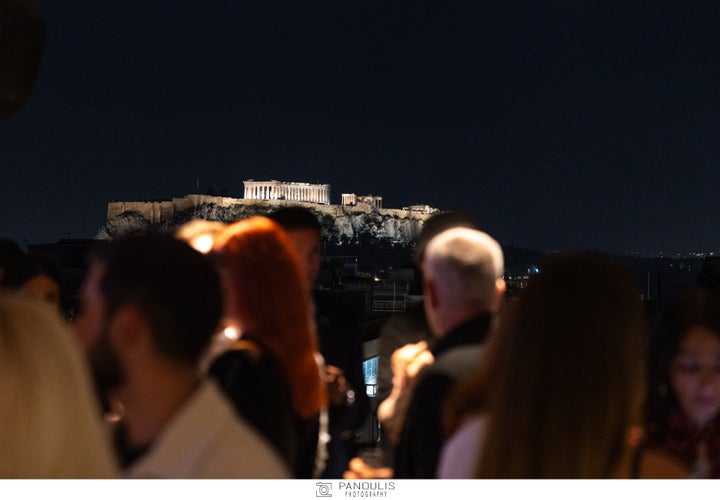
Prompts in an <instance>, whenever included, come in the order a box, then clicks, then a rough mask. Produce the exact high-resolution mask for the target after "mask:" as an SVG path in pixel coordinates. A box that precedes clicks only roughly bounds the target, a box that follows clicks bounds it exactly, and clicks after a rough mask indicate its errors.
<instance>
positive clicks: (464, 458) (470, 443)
mask: <svg viewBox="0 0 720 500" xmlns="http://www.w3.org/2000/svg"><path fill="white" fill-rule="evenodd" d="M486 427H487V417H485V416H484V415H478V416H475V417H472V418H469V419H468V420H466V421H465V422H464V423H463V424H462V425H461V426H460V427H459V428H458V430H456V431H455V433H454V434H453V435H452V436H450V438H449V439H448V440H447V441H446V442H445V444H444V445H443V448H442V451H441V452H440V461H439V462H438V469H437V477H438V478H440V479H473V478H474V477H475V470H476V468H477V464H478V458H479V456H480V450H482V447H483V444H484V442H485V428H486Z"/></svg>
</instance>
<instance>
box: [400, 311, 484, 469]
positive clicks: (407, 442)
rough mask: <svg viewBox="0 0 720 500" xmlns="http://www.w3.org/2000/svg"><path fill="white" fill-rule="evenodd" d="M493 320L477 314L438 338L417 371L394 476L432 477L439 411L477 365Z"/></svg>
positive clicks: (439, 432)
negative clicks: (429, 357)
mask: <svg viewBox="0 0 720 500" xmlns="http://www.w3.org/2000/svg"><path fill="white" fill-rule="evenodd" d="M491 322H492V317H491V316H490V315H481V316H478V317H476V318H474V319H472V320H470V321H468V322H466V323H464V324H462V325H460V326H459V327H458V328H456V329H454V330H452V331H451V332H449V333H448V334H447V335H445V336H444V337H443V338H441V339H439V340H438V341H437V343H436V344H435V346H434V347H433V348H432V350H431V352H432V354H433V356H434V358H435V361H434V362H433V364H432V365H430V366H428V367H427V368H426V369H425V370H423V372H422V373H421V374H420V379H419V380H418V383H417V386H416V387H415V391H414V392H413V396H412V399H411V401H410V406H409V407H408V411H407V414H406V415H405V422H404V425H403V430H402V433H401V435H400V443H399V444H398V447H397V449H396V457H395V460H396V462H395V477H397V478H405V479H432V478H435V477H436V469H437V463H438V459H439V455H440V451H441V449H442V445H443V438H444V436H443V428H442V411H443V407H444V403H445V398H446V397H447V395H448V394H449V393H450V391H451V390H452V389H453V387H454V386H455V384H456V383H457V382H458V381H459V380H461V379H462V378H463V377H465V376H466V375H467V374H468V372H469V371H470V370H471V369H472V368H473V367H474V366H475V365H476V364H477V362H478V361H479V359H480V353H481V351H482V342H483V341H484V340H485V337H486V336H487V334H488V332H489V330H490V326H491Z"/></svg>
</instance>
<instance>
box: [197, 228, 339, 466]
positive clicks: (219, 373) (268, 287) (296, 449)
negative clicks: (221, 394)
mask: <svg viewBox="0 0 720 500" xmlns="http://www.w3.org/2000/svg"><path fill="white" fill-rule="evenodd" d="M213 253H214V255H215V256H216V257H217V262H218V267H219V270H220V275H221V278H222V283H223V287H224V297H225V307H226V316H227V318H228V320H229V321H230V323H231V324H232V326H233V327H234V328H236V329H237V332H238V334H239V338H238V340H237V341H236V342H235V343H234V344H233V345H232V346H231V348H230V349H229V350H227V351H226V352H224V353H223V354H221V355H220V356H218V357H217V358H215V360H214V361H213V362H212V364H211V366H210V368H209V373H210V374H211V375H212V376H214V377H216V379H217V380H218V381H219V383H220V385H221V386H222V387H223V388H224V390H225V392H226V394H227V395H228V396H229V397H230V398H231V399H232V400H233V401H234V403H235V406H236V408H237V410H238V412H239V413H240V414H241V415H242V416H243V417H244V418H245V419H247V420H248V421H250V422H251V423H253V424H254V425H255V426H256V427H257V428H258V429H259V430H260V431H261V432H262V433H263V434H264V435H265V436H266V437H267V438H268V439H269V440H270V441H271V442H273V443H274V444H275V445H276V446H277V447H278V449H279V450H280V452H281V453H282V454H283V455H284V456H285V457H286V459H287V460H288V462H289V463H290V465H291V467H292V468H293V469H294V471H295V476H296V477H297V478H312V477H319V475H320V473H322V469H323V467H324V458H325V457H324V444H325V442H324V441H325V436H324V432H322V428H323V425H322V422H323V420H324V418H323V417H324V416H326V412H325V408H326V406H327V391H326V386H325V384H324V382H323V380H322V379H321V375H320V373H321V372H320V365H319V363H321V360H319V358H318V354H317V350H318V349H317V338H316V332H315V324H314V321H313V319H312V308H311V305H310V302H309V300H310V298H309V297H308V295H307V294H306V293H305V291H304V288H303V284H302V283H303V282H302V278H301V271H300V269H301V264H300V261H299V258H298V256H297V254H296V250H295V246H294V244H293V242H292V240H291V239H290V237H289V236H288V235H287V234H286V232H285V231H284V230H283V229H282V227H281V226H279V225H278V224H277V223H275V222H273V221H272V220H270V219H268V218H266V217H251V218H248V219H244V220H241V221H238V222H236V223H233V224H230V225H229V226H228V227H227V228H226V229H224V230H223V231H222V232H221V233H220V234H218V235H217V237H216V239H215V243H214V248H213Z"/></svg>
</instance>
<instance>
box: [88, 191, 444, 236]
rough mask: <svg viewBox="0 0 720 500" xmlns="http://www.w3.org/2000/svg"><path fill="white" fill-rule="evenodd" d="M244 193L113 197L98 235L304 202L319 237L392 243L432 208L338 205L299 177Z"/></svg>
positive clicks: (358, 200)
mask: <svg viewBox="0 0 720 500" xmlns="http://www.w3.org/2000/svg"><path fill="white" fill-rule="evenodd" d="M244 187H245V197H244V198H230V197H224V196H210V195H201V194H189V195H187V196H185V197H183V198H173V199H171V200H168V201H117V202H115V201H114V202H110V203H108V210H107V222H106V223H105V224H104V225H103V227H102V228H100V230H99V231H98V234H97V237H98V238H100V239H111V238H114V237H116V236H120V235H121V234H125V233H128V232H135V231H140V230H145V229H148V228H150V227H158V228H160V229H162V230H168V231H172V230H174V229H176V228H177V227H179V226H180V225H182V224H183V223H185V222H187V221H189V220H192V219H206V220H217V221H221V222H225V223H229V222H233V221H236V220H239V219H243V218H245V217H250V216H252V215H265V214H268V213H271V212H272V211H273V210H276V209H277V208H279V207H282V206H288V205H300V206H304V207H306V208H308V209H310V210H312V211H313V212H315V213H316V214H317V215H318V219H319V220H320V223H321V225H322V227H323V233H324V237H325V238H326V239H327V240H329V241H332V240H335V242H337V243H342V242H343V241H347V242H350V241H358V240H360V239H362V238H363V237H370V238H371V239H374V240H384V241H386V242H391V243H400V244H410V243H412V242H414V241H415V239H416V238H417V235H418V233H419V231H420V228H421V227H422V224H423V222H424V221H425V220H426V219H427V218H428V217H429V216H430V215H431V214H433V213H434V212H437V209H434V208H432V207H429V206H428V205H413V206H410V207H404V208H400V209H393V208H389V209H388V208H382V197H380V196H373V195H368V196H358V195H355V194H343V195H342V203H341V204H340V205H332V204H330V186H329V184H309V183H301V182H281V181H275V180H271V181H255V180H252V179H251V180H247V181H245V182H244Z"/></svg>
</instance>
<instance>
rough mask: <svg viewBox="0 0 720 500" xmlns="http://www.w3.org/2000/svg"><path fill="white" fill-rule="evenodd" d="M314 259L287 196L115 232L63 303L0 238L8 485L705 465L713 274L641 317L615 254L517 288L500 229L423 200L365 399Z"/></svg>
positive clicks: (713, 437)
mask: <svg viewBox="0 0 720 500" xmlns="http://www.w3.org/2000/svg"><path fill="white" fill-rule="evenodd" d="M322 252H323V246H322V235H321V228H320V225H319V223H318V220H317V218H316V216H315V214H314V213H313V212H311V211H309V210H306V209H304V208H300V207H285V208H281V209H278V210H276V211H275V212H272V213H270V214H268V215H267V216H253V217H249V218H246V219H243V220H240V221H237V222H234V223H229V224H224V223H217V222H208V221H203V220H194V221H191V222H189V223H187V224H186V225H185V226H183V227H181V228H180V229H179V230H178V231H177V232H176V233H174V234H167V233H161V232H155V231H147V232H143V233H138V234H134V235H128V236H123V237H118V238H116V239H114V240H112V241H109V242H102V243H99V244H98V245H96V246H94V247H93V248H92V250H91V251H90V253H89V255H88V260H87V270H86V273H85V277H84V280H83V282H82V286H81V289H80V308H79V310H78V311H77V312H76V313H75V314H74V315H73V317H72V318H68V317H67V316H66V315H64V314H63V311H62V307H61V304H62V287H61V279H60V276H59V272H58V270H57V269H56V268H54V267H53V266H52V264H51V263H50V262H48V261H45V260H43V259H40V258H38V257H36V256H31V255H28V254H27V253H26V252H25V251H23V250H22V248H21V247H20V246H19V245H17V244H16V243H15V242H13V241H11V240H7V239H6V240H1V241H0V287H1V288H2V290H0V372H2V375H1V376H0V402H1V404H0V477H3V478H117V479H120V478H178V479H179V478H216V479H233V478H257V479H261V478H265V479H284V478H287V479H292V478H297V479H311V478H318V479H319V478H326V479H332V478H345V479H368V478H407V479H431V478H440V479H443V478H452V479H483V478H489V479H490V478H503V479H515V478H552V479H581V478H626V479H627V478H638V479H642V478H673V479H681V478H688V479H690V478H699V479H708V478H718V477H720V429H719V425H720V422H719V418H720V417H719V415H720V297H719V296H718V292H717V290H715V287H713V286H707V285H705V284H703V283H699V284H698V286H697V287H693V288H688V289H682V290H678V291H677V293H676V294H675V296H674V297H673V300H672V301H671V302H669V303H667V304H663V306H662V307H661V308H659V309H652V310H649V309H647V308H646V307H645V304H644V302H643V301H642V294H641V291H640V290H639V289H638V288H637V285H636V283H635V280H634V278H633V276H632V274H631V273H630V272H629V270H628V269H626V268H625V267H624V266H623V264H622V263H621V262H620V261H619V260H617V259H615V258H614V257H613V256H610V255H605V254H601V253H596V252H575V253H558V254H552V255H549V256H547V257H546V258H545V260H544V261H543V262H542V263H541V266H540V272H539V273H538V274H536V275H533V276H532V277H531V278H530V279H529V282H528V284H527V287H526V288H523V289H522V290H521V291H520V292H519V293H517V294H514V295H512V296H510V295H509V294H507V293H506V285H505V281H504V280H503V275H504V259H503V251H502V247H501V246H500V244H498V242H497V241H495V239H493V237H492V236H491V235H489V234H487V233H486V232H484V231H482V230H481V229H480V228H478V226H477V225H476V224H475V222H474V221H473V220H472V219H471V218H469V217H467V216H465V215H463V214H460V213H455V212H443V213H439V214H436V215H434V216H433V217H431V218H430V219H428V220H427V221H426V222H425V224H424V226H423V230H422V232H421V234H420V236H419V237H418V240H417V242H416V247H415V251H414V258H415V264H416V265H417V269H418V271H419V273H420V274H421V276H422V286H423V291H422V297H423V300H422V303H420V304H418V305H417V306H411V307H409V308H408V309H407V310H406V311H405V312H404V313H402V314H398V315H395V316H392V317H389V318H387V319H386V320H385V322H384V324H383V326H382V328H381V330H380V336H379V346H380V347H379V369H378V371H379V373H378V390H377V393H376V395H375V398H374V399H373V400H372V401H371V400H370V398H368V396H367V393H366V389H365V379H364V376H363V366H362V363H363V353H362V344H361V337H360V334H359V320H358V318H357V317H356V314H355V313H354V310H353V309H352V308H351V307H348V306H347V305H344V304H342V303H341V302H339V301H335V300H333V299H332V297H331V296H330V295H328V294H318V293H317V290H316V289H315V282H316V279H317V277H318V273H319V270H320V264H321V261H322V257H323V255H322ZM370 418H376V419H377V421H378V422H379V428H380V433H379V437H378V438H377V440H376V441H375V442H373V443H372V446H370V447H368V446H363V445H361V443H359V441H358V440H357V439H356V437H357V433H358V432H359V431H360V430H361V428H362V427H363V425H365V424H366V422H368V419H370Z"/></svg>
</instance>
